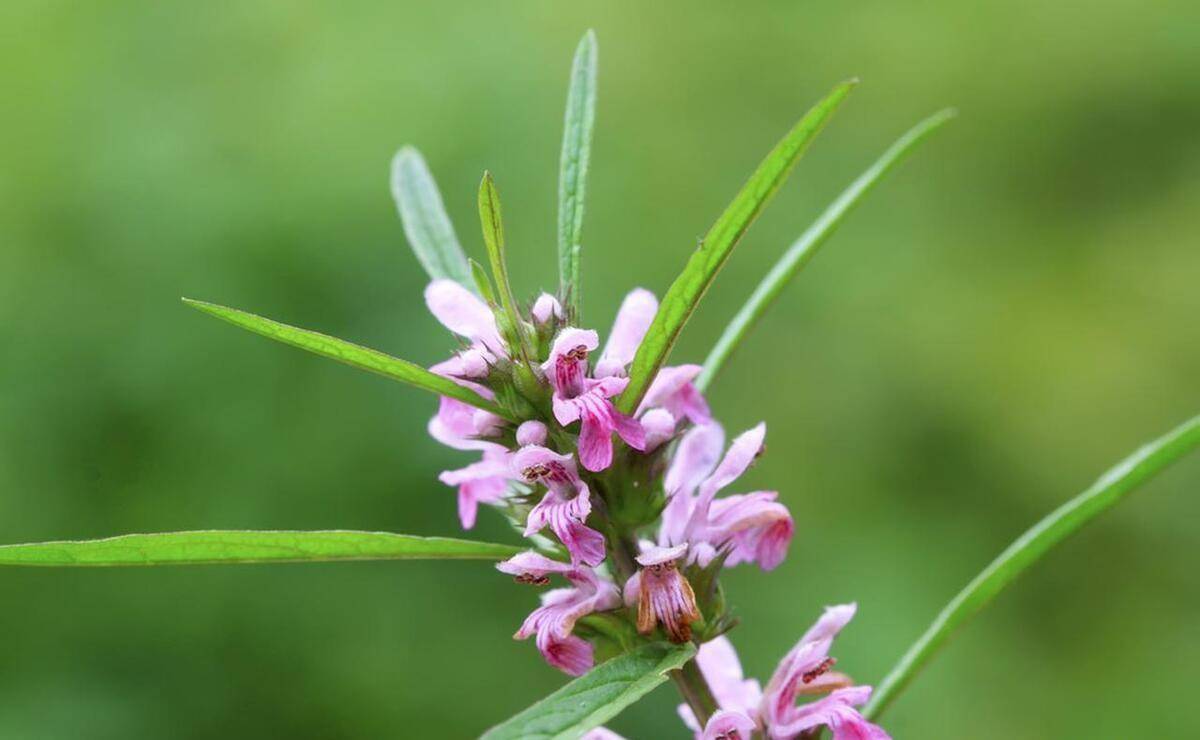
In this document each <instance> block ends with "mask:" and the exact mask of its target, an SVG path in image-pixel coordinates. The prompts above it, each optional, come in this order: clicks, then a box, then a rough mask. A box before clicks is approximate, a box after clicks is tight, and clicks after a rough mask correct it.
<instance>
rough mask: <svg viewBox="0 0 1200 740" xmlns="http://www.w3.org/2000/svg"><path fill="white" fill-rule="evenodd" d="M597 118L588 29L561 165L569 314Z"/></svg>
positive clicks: (573, 308) (563, 280)
mask: <svg viewBox="0 0 1200 740" xmlns="http://www.w3.org/2000/svg"><path fill="white" fill-rule="evenodd" d="M595 121H596V32H595V31H591V30H589V31H588V32H587V33H585V34H584V35H583V38H582V39H580V41H579V46H578V47H577V48H576V49H575V60H574V61H573V62H572V63H571V82H570V87H569V88H568V90H567V112H566V115H565V116H564V121H563V143H562V156H561V158H560V159H559V165H558V282H559V297H560V298H561V299H562V302H563V307H564V308H565V309H566V311H567V315H568V316H578V312H579V294H580V287H581V286H580V282H579V253H580V250H582V248H583V245H582V238H583V207H584V195H585V192H586V190H587V171H588V161H589V159H590V158H591V152H592V128H593V125H594V123H595Z"/></svg>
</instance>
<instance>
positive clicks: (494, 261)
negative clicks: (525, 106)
mask: <svg viewBox="0 0 1200 740" xmlns="http://www.w3.org/2000/svg"><path fill="white" fill-rule="evenodd" d="M479 223H480V225H481V226H482V227H483V242H484V245H485V246H486V247H487V254H488V261H489V262H490V263H491V265H492V277H493V278H495V280H496V292H497V293H499V294H500V306H501V308H502V309H503V310H504V321H502V322H501V324H502V325H503V326H504V327H505V329H506V331H505V332H504V333H505V334H506V335H507V336H506V337H505V338H506V339H507V340H508V344H509V346H510V348H511V349H513V350H519V351H520V352H521V353H522V354H523V356H524V357H525V358H526V364H528V358H529V347H528V344H527V343H526V341H525V330H524V324H523V322H522V321H521V315H520V314H519V313H518V312H517V302H516V299H514V298H513V292H512V284H511V283H510V282H509V280H508V258H507V255H506V254H505V251H504V219H503V217H502V216H501V213H500V191H498V190H497V189H496V181H495V180H493V179H492V173H490V172H484V173H483V180H481V181H480V183H479Z"/></svg>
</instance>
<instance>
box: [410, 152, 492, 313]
mask: <svg viewBox="0 0 1200 740" xmlns="http://www.w3.org/2000/svg"><path fill="white" fill-rule="evenodd" d="M392 197H393V198H395V199H396V210H398V211H399V212H400V222H401V223H402V224H403V226H404V235H405V236H407V237H408V243H409V245H410V246H411V247H412V250H413V252H414V253H415V254H416V255H417V260H418V261H419V262H420V263H421V266H422V267H424V268H425V272H427V273H429V277H431V278H434V279H437V278H449V279H451V280H454V281H457V282H458V283H461V284H462V285H463V286H465V287H466V288H467V289H469V290H474V289H475V285H474V283H473V282H472V281H471V272H470V270H469V269H468V267H467V257H466V255H465V254H463V248H462V245H460V244H459V243H458V237H457V236H455V234H454V226H453V225H452V224H451V223H450V217H449V216H447V215H446V206H445V204H443V203H442V195H441V193H439V192H438V187H437V183H436V182H434V179H433V174H432V173H431V172H430V171H429V166H428V165H427V164H425V159H424V157H422V156H421V153H420V152H418V151H417V150H416V149H414V148H412V147H410V146H406V147H404V148H403V149H401V150H400V151H399V152H397V153H396V156H395V157H393V158H392Z"/></svg>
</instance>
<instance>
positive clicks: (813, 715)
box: [425, 279, 886, 740]
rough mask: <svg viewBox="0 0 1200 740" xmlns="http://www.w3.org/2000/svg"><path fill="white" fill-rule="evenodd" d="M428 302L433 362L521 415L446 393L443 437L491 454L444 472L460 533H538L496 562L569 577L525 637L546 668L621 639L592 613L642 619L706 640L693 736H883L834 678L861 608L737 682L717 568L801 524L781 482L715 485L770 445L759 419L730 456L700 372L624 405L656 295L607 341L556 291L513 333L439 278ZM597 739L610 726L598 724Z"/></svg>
mask: <svg viewBox="0 0 1200 740" xmlns="http://www.w3.org/2000/svg"><path fill="white" fill-rule="evenodd" d="M425 299H426V304H427V305H428V307H429V309H430V311H431V312H432V313H433V314H434V316H435V317H436V318H437V319H438V320H439V321H440V322H441V323H442V324H443V325H445V326H446V328H448V329H450V330H451V331H452V332H454V333H455V334H457V335H458V336H460V337H461V338H462V339H463V340H464V346H463V347H462V348H461V349H460V350H459V351H458V352H456V353H455V354H454V355H453V356H452V357H451V358H450V359H448V360H446V361H445V362H442V363H439V364H438V365H435V366H434V367H433V368H431V369H432V370H433V371H434V372H436V373H438V374H440V375H442V376H444V377H446V378H449V379H451V380H452V381H453V382H455V383H457V384H459V385H461V386H464V387H466V388H469V389H471V390H473V391H475V392H476V393H478V394H479V395H481V396H483V397H484V398H486V399H488V400H489V401H496V402H498V403H500V404H501V405H502V406H503V408H505V409H512V410H514V412H515V413H514V416H517V417H519V418H520V419H522V421H520V422H518V423H513V422H510V421H507V420H506V419H504V418H501V417H500V416H497V415H496V414H494V413H491V412H488V411H483V410H480V409H477V408H475V407H473V406H470V405H468V404H466V403H464V402H462V401H459V400H456V399H452V398H446V397H443V398H442V399H441V401H440V405H439V408H438V412H437V414H436V415H435V416H434V417H433V419H431V420H430V422H429V432H430V434H431V435H432V436H433V437H434V438H435V439H437V440H438V441H440V442H442V443H443V444H445V445H448V446H450V447H453V448H455V449H459V450H469V451H475V452H478V453H479V454H480V458H479V459H478V460H476V461H475V462H472V463H471V464H469V465H467V466H465V467H463V468H460V469H458V470H451V471H446V472H444V473H442V474H441V476H440V479H441V480H442V482H443V483H445V484H446V485H448V486H452V487H454V488H455V489H457V493H458V513H459V518H460V520H461V522H462V525H463V527H464V528H467V529H469V528H471V527H472V526H473V525H474V523H475V520H476V514H477V511H478V508H479V505H480V504H485V505H488V506H492V507H496V508H497V509H499V510H500V511H501V512H502V513H503V514H504V515H505V516H507V517H508V518H509V520H510V521H511V522H512V523H513V525H514V526H516V527H517V528H518V529H519V530H520V531H521V533H522V534H523V535H524V536H525V537H527V538H529V540H530V542H531V549H530V550H529V551H528V552H524V553H521V554H520V555H517V556H515V557H513V558H511V559H509V560H507V561H505V562H503V563H500V564H499V566H498V568H499V570H500V571H502V572H504V573H507V574H509V575H511V576H513V577H514V579H515V580H516V581H517V582H518V583H522V584H528V585H533V586H546V585H549V584H550V583H551V581H552V579H561V580H562V581H565V583H566V585H564V586H562V587H558V588H553V589H550V590H547V591H545V592H544V593H542V595H541V605H540V606H538V607H537V608H536V609H534V610H533V612H532V613H530V614H529V616H528V617H527V618H526V619H525V621H524V623H523V624H522V625H521V627H520V629H519V630H517V632H516V635H515V637H516V638H517V639H521V640H524V639H528V638H531V637H532V638H534V641H535V644H536V645H537V648H538V650H539V651H540V652H541V654H542V656H543V657H544V658H545V660H546V661H547V662H548V663H550V665H552V666H554V667H556V668H558V669H560V670H562V671H564V672H566V673H568V674H570V675H582V674H583V673H586V672H587V671H588V670H589V669H590V668H591V667H592V665H593V664H594V662H595V660H596V651H597V650H599V649H600V648H601V647H604V648H605V649H610V648H612V647H613V646H612V645H611V643H612V642H613V641H614V640H618V642H619V639H618V638H614V637H613V636H612V633H613V630H611V629H609V630H601V629H597V628H596V627H595V626H594V625H593V626H591V627H589V626H588V624H587V619H588V618H589V617H590V618H599V619H608V623H611V622H614V621H615V622H616V623H617V624H626V625H629V626H630V628H631V629H630V630H629V634H630V635H633V632H634V630H633V628H636V633H637V635H634V636H633V638H632V639H634V640H640V639H644V638H642V637H640V636H638V635H642V636H644V635H652V634H654V633H655V632H656V631H657V630H660V629H661V633H662V634H663V635H665V637H666V638H667V639H669V640H671V641H672V642H677V643H681V642H687V641H689V640H692V641H695V642H696V643H697V644H699V645H700V646H701V647H700V649H699V653H698V656H697V662H698V664H699V666H700V669H701V672H702V673H703V675H704V677H705V679H706V680H707V682H708V684H709V685H710V687H711V691H712V693H713V696H714V699H715V700H716V703H717V705H718V711H717V712H716V713H715V714H713V715H712V717H710V718H708V720H707V722H706V724H705V725H704V726H701V725H700V723H699V722H698V721H697V718H696V716H695V714H694V713H693V711H692V710H691V709H689V708H688V707H686V706H684V707H681V709H680V714H681V716H682V717H683V719H684V721H685V723H687V724H688V726H689V727H691V728H692V730H693V731H695V733H696V737H703V738H724V739H725V740H733V739H734V738H743V739H746V738H749V737H750V736H751V734H752V733H754V732H763V733H765V734H766V735H767V736H769V737H771V738H774V739H776V740H778V739H780V738H792V737H796V736H798V735H800V734H802V733H804V732H807V731H809V730H811V729H813V728H817V727H820V726H827V727H829V728H830V729H831V730H832V731H833V733H834V736H835V737H836V738H858V737H863V738H877V737H886V735H885V734H883V732H882V731H881V730H879V729H878V728H877V727H875V726H874V725H871V724H869V723H867V722H866V720H864V719H863V718H862V717H861V716H860V715H859V714H858V712H857V711H856V710H855V708H854V707H855V706H858V705H860V704H862V703H863V702H865V701H866V698H867V697H868V696H869V693H870V688H869V687H861V686H853V685H852V684H851V682H850V680H849V679H848V678H847V677H846V676H844V675H842V674H840V673H834V672H831V671H830V667H831V666H832V665H833V659H832V658H830V657H829V655H828V651H829V647H830V643H831V642H832V639H833V636H834V635H835V634H836V633H837V632H838V631H839V630H840V629H841V628H842V627H843V626H844V625H845V624H846V622H848V621H849V619H850V617H851V616H852V615H853V613H854V607H853V606H842V607H834V608H831V609H829V610H828V611H827V612H826V614H825V616H824V617H822V619H821V620H820V621H819V622H818V623H817V625H816V626H815V627H813V629H812V630H810V631H809V632H808V633H807V634H806V635H804V637H803V638H802V639H801V641H800V642H799V643H798V644H797V645H796V647H795V648H793V650H792V651H791V652H790V653H788V655H787V656H786V657H785V658H784V660H783V662H782V663H781V664H780V667H779V669H778V670H777V671H776V674H775V676H773V677H772V678H771V681H770V682H769V683H768V685H767V689H766V691H765V692H763V691H762V690H760V688H759V685H758V683H757V682H755V681H752V680H745V679H743V678H742V675H741V667H740V665H739V664H738V660H737V655H736V653H734V651H733V647H732V645H731V644H730V643H729V641H728V639H727V638H726V637H725V636H724V632H726V631H727V630H728V629H730V628H731V627H732V626H733V620H732V618H731V617H730V616H729V615H728V613H727V610H726V608H725V605H724V596H723V593H722V592H721V587H720V584H719V581H718V579H717V575H718V574H719V571H720V570H721V569H722V568H725V567H731V566H735V565H739V564H742V563H756V564H757V565H758V566H759V567H760V568H762V569H763V570H771V569H773V568H775V567H776V566H778V565H779V564H780V563H781V562H782V561H783V559H784V557H785V555H786V554H787V550H788V546H789V544H790V542H791V539H792V535H793V532H794V523H793V520H792V517H791V515H790V513H789V512H788V510H787V508H786V507H784V506H783V505H782V504H781V503H779V501H778V500H777V493H776V492H774V491H754V492H750V493H739V494H732V495H719V494H721V493H722V492H723V491H724V490H725V489H726V488H727V487H729V486H730V485H731V484H733V483H734V482H735V481H736V480H737V479H738V478H739V477H740V476H741V475H742V474H743V473H744V472H745V471H746V470H747V468H749V467H750V466H751V465H752V464H753V463H754V461H755V460H756V459H757V458H758V457H759V456H760V455H761V454H762V453H763V451H764V449H765V447H764V440H765V437H766V427H765V425H763V424H759V425H758V426H756V427H754V428H752V429H750V430H748V431H746V432H743V433H742V434H740V435H738V436H737V437H736V438H734V439H733V440H732V442H730V443H729V445H728V448H726V446H725V432H724V430H723V428H722V427H721V425H720V424H719V423H717V422H716V421H715V420H714V419H713V417H712V414H711V412H710V409H709V406H708V404H707V402H706V401H705V399H704V397H703V396H702V394H701V393H700V392H699V390H698V389H697V388H696V387H695V385H694V380H695V379H696V377H697V375H698V374H699V372H700V370H701V368H700V367H699V366H697V365H679V366H674V367H664V368H662V369H661V370H660V371H659V372H658V374H657V375H656V376H655V377H654V379H653V381H652V382H651V383H650V384H649V386H648V389H647V391H646V393H645V395H644V398H643V399H642V400H641V401H640V403H639V404H638V405H637V407H636V409H635V410H634V411H633V413H632V414H626V413H622V411H621V410H620V409H619V408H618V406H617V404H616V403H615V401H616V400H617V399H618V398H619V397H620V395H621V394H622V392H623V391H624V390H625V388H626V386H628V384H629V382H630V380H629V377H628V374H627V373H628V370H629V366H630V364H631V362H632V361H633V359H634V356H635V355H636V353H637V350H638V347H639V345H640V344H641V342H642V340H643V338H644V336H645V334H646V332H647V330H648V328H649V327H650V325H651V322H652V321H653V319H654V316H655V313H656V311H657V310H658V302H657V300H656V299H655V297H654V296H653V294H651V293H650V292H649V291H646V290H642V289H637V290H634V291H633V292H631V293H630V294H629V295H628V296H627V297H626V298H625V300H624V302H623V303H622V305H621V307H620V310H619V311H618V313H617V317H616V320H615V321H614V323H613V326H612V329H611V331H610V332H609V334H608V337H607V342H606V343H605V344H604V347H603V349H601V343H600V337H599V335H598V334H597V333H596V332H595V331H593V330H590V329H583V328H579V327H577V326H573V325H571V324H570V323H569V317H568V316H567V314H566V312H564V310H563V308H562V306H561V305H560V303H559V302H558V300H556V299H555V297H554V296H551V295H549V294H543V295H542V296H540V297H539V298H538V299H537V300H536V301H535V302H534V303H533V304H532V306H531V307H530V310H529V311H528V314H527V315H526V316H521V317H519V320H518V323H519V325H518V326H514V325H513V321H512V320H510V319H507V317H506V316H505V315H504V314H503V313H502V312H500V310H499V308H498V307H497V306H495V305H493V304H490V303H489V302H487V301H485V300H484V299H481V298H480V297H479V296H477V295H476V294H475V293H473V292H472V291H471V290H469V289H468V288H466V287H464V286H463V285H461V284H459V283H457V282H455V281H453V280H448V279H439V280H435V281H433V282H432V283H431V284H430V285H429V286H428V288H427V289H426V291H425ZM597 353H598V354H597ZM523 379H524V382H522V380H523ZM530 381H532V382H530ZM617 633H618V634H619V630H617ZM628 646H629V645H628V644H619V645H617V646H616V648H615V649H617V650H619V649H622V648H626V647H628ZM817 694H824V696H823V698H820V699H816V700H814V701H810V702H809V703H806V704H802V705H799V706H797V704H796V700H797V698H798V697H801V696H805V697H811V696H814V695H817ZM605 733H607V734H605ZM593 737H595V738H601V737H613V735H612V734H611V733H609V732H608V731H607V730H597V731H595V733H594V734H593Z"/></svg>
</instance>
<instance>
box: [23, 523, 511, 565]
mask: <svg viewBox="0 0 1200 740" xmlns="http://www.w3.org/2000/svg"><path fill="white" fill-rule="evenodd" d="M518 552H521V548H519V547H512V546H511V545H496V544H492V543H490V542H471V541H470V540H458V539H452V538H448V537H413V536H411V535H406V534H392V533H391V532H353V531H349V530H343V529H330V530H325V531H318V532H268V531H245V530H215V529H214V530H206V531H200V532H167V533H163V534H127V535H122V536H120V537H108V538H106V539H102V540H79V541H64V542H35V543H32V544H27V545H0V565H41V566H117V565H197V564H204V563H304V562H328V561H333V560H503V559H505V558H509V557H512V556H513V555H516V554H517V553H518Z"/></svg>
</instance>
